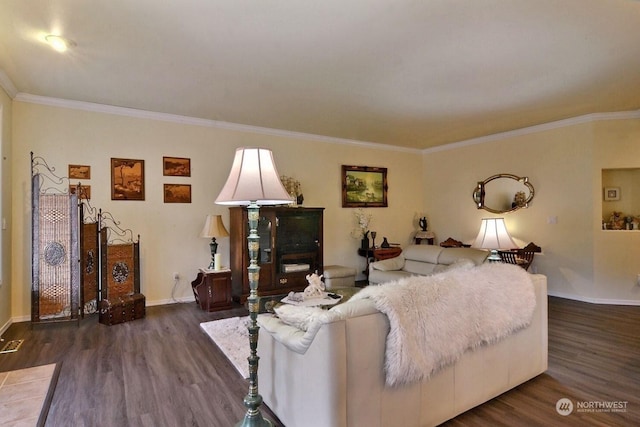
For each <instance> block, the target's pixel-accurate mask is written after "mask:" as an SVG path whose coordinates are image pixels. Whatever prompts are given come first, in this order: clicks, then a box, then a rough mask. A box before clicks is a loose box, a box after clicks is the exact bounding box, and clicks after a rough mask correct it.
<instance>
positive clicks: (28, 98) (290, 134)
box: [14, 92, 421, 154]
mask: <svg viewBox="0 0 640 427" xmlns="http://www.w3.org/2000/svg"><path fill="white" fill-rule="evenodd" d="M14 99H15V100H16V101H21V102H28V103H31V104H40V105H48V106H51V107H60V108H69V109H73V110H82V111H89V112H93V113H103V114H114V115H119V116H126V117H133V118H138V119H149V120H159V121H164V122H171V123H179V124H185V125H192V126H202V127H210V128H216V129H224V130H232V131H237V132H249V133H255V134H260V135H269V136H278V137H283V138H296V139H306V140H313V141H318V142H324V143H329V144H342V145H357V146H360V147H367V148H373V149H378V150H389V151H404V152H409V153H416V154H420V153H421V150H420V149H417V148H407V147H397V146H395V145H389V144H379V143H375V142H367V141H356V140H353V139H346V138H336V137H331V136H323V135H316V134H311V133H304V132H294V131H288V130H282V129H273V128H267V127H261V126H251V125H243V124H238V123H230V122H223V121H217V120H208V119H199V118H196V117H188V116H180V115H177V114H168V113H158V112H154V111H147V110H138V109H135V108H127V107H116V106H113V105H105V104H97V103H93V102H85V101H73V100H69V99H61V98H51V97H47V96H40V95H32V94H29V93H24V92H20V93H18V94H17V95H16V96H15V97H14Z"/></svg>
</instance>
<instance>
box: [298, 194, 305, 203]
mask: <svg viewBox="0 0 640 427" xmlns="http://www.w3.org/2000/svg"><path fill="white" fill-rule="evenodd" d="M296 201H297V203H298V206H302V202H304V196H303V195H302V194H300V195H299V196H298V197H296Z"/></svg>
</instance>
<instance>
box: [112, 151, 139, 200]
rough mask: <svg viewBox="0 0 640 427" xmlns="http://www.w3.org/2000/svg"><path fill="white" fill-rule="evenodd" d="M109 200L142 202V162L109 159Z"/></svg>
mask: <svg viewBox="0 0 640 427" xmlns="http://www.w3.org/2000/svg"><path fill="white" fill-rule="evenodd" d="M111 200H144V160H134V159H114V158H112V159H111Z"/></svg>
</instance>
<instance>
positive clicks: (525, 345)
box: [258, 275, 547, 427]
mask: <svg viewBox="0 0 640 427" xmlns="http://www.w3.org/2000/svg"><path fill="white" fill-rule="evenodd" d="M530 277H531V279H532V282H533V289H534V292H533V293H534V294H535V301H536V304H535V308H534V309H533V316H532V320H531V323H530V324H529V326H527V327H526V328H524V329H520V330H518V331H517V332H514V333H511V334H510V335H508V336H507V337H506V338H504V339H502V340H500V341H498V342H497V343H494V344H490V345H482V346H480V347H479V348H477V349H475V350H467V351H466V352H465V353H464V354H462V356H461V357H460V358H459V359H458V360H457V362H455V363H454V364H452V365H449V366H447V367H445V368H443V369H442V370H440V371H437V372H436V373H435V374H433V375H432V376H431V377H430V378H428V379H424V380H420V381H418V382H415V383H411V384H404V385H400V386H387V385H386V382H385V381H386V379H385V346H386V338H387V334H388V333H389V330H390V323H389V319H388V317H387V315H385V314H383V313H382V312H380V311H378V310H377V309H376V306H375V305H374V303H373V302H372V301H371V300H369V299H360V300H354V299H352V300H350V301H348V302H346V303H344V304H340V305H338V306H336V307H333V308H332V309H330V310H328V312H327V314H326V315H324V317H323V319H322V322H320V325H317V323H316V324H315V325H316V326H317V328H316V329H315V330H314V333H310V332H309V331H307V332H305V331H301V330H300V329H297V328H296V327H293V326H290V325H287V324H285V323H283V322H282V321H281V319H278V318H276V317H271V316H269V315H260V316H259V318H258V322H259V324H260V326H261V330H260V336H259V343H258V355H259V356H260V368H259V375H260V376H259V378H260V394H261V395H262V396H263V399H264V402H265V404H266V405H268V406H269V408H271V410H272V411H273V412H274V413H275V414H276V415H277V416H278V417H279V419H280V421H282V423H284V425H286V426H288V427H299V426H304V427H316V426H317V427H360V426H366V427H394V426H403V427H418V426H434V425H438V424H440V423H442V422H444V421H446V420H448V419H451V418H453V417H455V416H456V415H458V414H460V413H462V412H465V411H467V410H469V409H471V408H473V407H475V406H477V405H480V404H482V403H484V402H486V401H487V400H490V399H492V398H494V397H496V396H498V395H500V394H502V393H504V392H506V391H508V390H510V389H511V388H513V387H515V386H517V385H519V384H522V383H523V382H525V381H527V380H529V379H531V378H533V377H535V376H537V375H539V374H541V373H543V372H544V371H545V370H546V369H547V281H546V277H545V276H543V275H531V276H530ZM383 286H384V285H383ZM390 286H393V285H390ZM532 296H533V295H532ZM311 329H313V328H311V327H310V329H309V330H311Z"/></svg>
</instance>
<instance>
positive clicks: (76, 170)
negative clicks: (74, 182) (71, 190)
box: [69, 165, 91, 179]
mask: <svg viewBox="0 0 640 427" xmlns="http://www.w3.org/2000/svg"><path fill="white" fill-rule="evenodd" d="M69 179H91V166H88V165H69Z"/></svg>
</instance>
